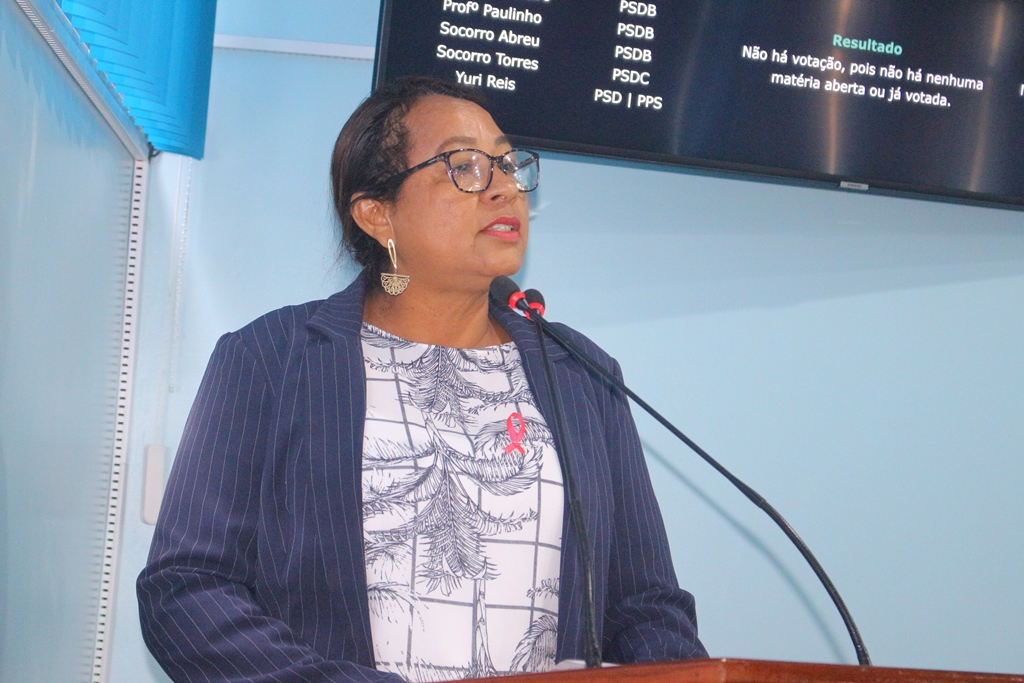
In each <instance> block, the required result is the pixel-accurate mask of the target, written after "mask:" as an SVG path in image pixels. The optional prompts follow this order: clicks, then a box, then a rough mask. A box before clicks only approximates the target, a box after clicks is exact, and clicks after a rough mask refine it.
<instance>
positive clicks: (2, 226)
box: [0, 0, 133, 683]
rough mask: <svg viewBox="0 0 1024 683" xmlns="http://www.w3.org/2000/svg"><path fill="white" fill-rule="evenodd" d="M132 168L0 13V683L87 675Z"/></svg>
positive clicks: (80, 99)
mask: <svg viewBox="0 0 1024 683" xmlns="http://www.w3.org/2000/svg"><path fill="white" fill-rule="evenodd" d="M132 171H133V160H132V158H131V156H130V155H129V154H128V152H127V151H126V150H125V149H124V147H123V146H122V145H121V143H120V142H119V141H118V139H117V137H115V135H114V133H113V132H112V131H111V130H110V129H109V127H108V126H107V124H106V123H105V122H104V121H103V119H102V118H101V117H100V115H99V113H98V112H97V111H96V110H95V109H94V108H93V107H92V106H91V105H90V104H89V101H88V100H87V99H86V98H85V95H84V94H83V93H82V92H81V90H80V89H79V87H78V86H77V85H76V84H75V83H74V81H72V80H71V78H70V76H68V74H67V72H66V71H65V70H64V68H63V67H62V66H61V65H60V63H59V62H58V61H57V59H56V58H55V57H54V56H53V52H52V51H51V50H50V48H49V47H47V45H46V43H44V42H43V39H42V38H41V37H40V35H39V33H38V32H37V31H36V30H35V29H34V28H33V27H32V25H31V24H30V23H29V21H28V19H27V18H26V16H25V14H24V13H23V12H22V11H21V10H20V9H18V7H17V6H16V5H15V4H14V3H13V2H7V1H6V0H5V1H2V2H0V681H12V682H13V681H17V682H18V683H53V682H54V681H86V680H89V678H90V675H91V668H92V659H93V644H94V636H95V629H96V615H97V612H96V610H97V607H98V595H99V588H100V579H101V575H102V574H101V572H102V571H103V565H102V552H103V538H104V531H105V528H106V503H107V490H108V483H109V478H110V462H111V456H112V452H113V434H114V420H115V417H114V415H115V406H116V398H117V395H116V392H117V380H118V376H119V363H120V354H119V352H120V338H121V334H120V333H121V303H122V299H123V291H124V280H125V259H126V247H127V233H128V218H129V202H130V198H131V179H132Z"/></svg>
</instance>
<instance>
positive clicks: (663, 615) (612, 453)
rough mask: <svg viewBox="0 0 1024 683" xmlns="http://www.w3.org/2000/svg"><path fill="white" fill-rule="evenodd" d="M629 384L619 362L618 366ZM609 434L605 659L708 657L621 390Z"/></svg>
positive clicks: (612, 403) (609, 400) (608, 412)
mask: <svg viewBox="0 0 1024 683" xmlns="http://www.w3.org/2000/svg"><path fill="white" fill-rule="evenodd" d="M611 362H612V363H613V366H614V372H615V376H616V377H618V378H619V379H622V371H621V369H620V368H619V364H618V362H616V361H614V360H612V361H611ZM604 398H605V400H606V404H605V431H606V443H607V447H608V454H609V456H608V459H609V463H610V466H611V477H612V486H613V495H614V497H615V500H614V502H615V514H614V533H613V537H612V546H611V555H610V559H609V567H608V587H607V591H608V593H607V595H608V602H607V606H606V609H605V614H604V643H603V650H604V657H605V659H606V660H607V661H612V662H621V663H626V662H652V661H666V660H675V659H690V658H696V657H707V656H708V655H707V651H706V650H705V649H704V646H703V645H702V644H701V642H700V640H699V639H698V637H697V616H696V611H695V609H694V599H693V596H692V595H691V594H690V593H688V592H686V591H684V590H682V589H680V588H679V584H678V582H677V580H676V574H675V569H674V568H673V565H672V557H671V553H670V550H669V545H668V538H667V536H666V534H665V526H664V523H663V521H662V517H661V511H660V510H659V508H658V503H657V500H655V497H654V490H653V487H652V485H651V478H650V475H649V473H648V471H647V465H646V462H645V460H644V455H643V449H642V448H641V445H640V438H639V435H638V434H637V430H636V425H635V423H634V422H633V417H632V415H631V413H630V410H629V405H628V403H627V402H626V397H625V396H623V395H622V394H621V393H619V392H618V391H617V390H613V389H611V388H605V390H604Z"/></svg>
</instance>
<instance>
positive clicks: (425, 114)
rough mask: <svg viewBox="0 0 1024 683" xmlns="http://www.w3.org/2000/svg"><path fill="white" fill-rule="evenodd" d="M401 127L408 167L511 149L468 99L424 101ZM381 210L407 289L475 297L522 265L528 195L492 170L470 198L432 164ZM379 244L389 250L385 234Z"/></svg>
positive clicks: (438, 164)
mask: <svg viewBox="0 0 1024 683" xmlns="http://www.w3.org/2000/svg"><path fill="white" fill-rule="evenodd" d="M404 122H405V125H406V127H407V128H408V130H409V148H408V150H407V154H406V156H407V159H408V162H409V167H412V166H415V165H416V164H419V163H420V162H423V161H426V160H427V159H430V158H431V157H434V156H436V155H437V154H440V153H441V152H446V151H450V150H454V149H461V148H473V149H479V150H481V151H484V152H486V153H488V154H490V155H492V156H497V155H500V154H502V153H504V152H507V151H509V150H510V149H511V146H510V145H509V142H508V140H507V139H506V138H505V136H504V134H502V132H501V130H499V129H498V126H497V125H496V124H495V123H494V120H493V119H492V118H491V116H490V114H488V113H487V112H486V111H484V110H483V109H481V108H480V107H479V106H477V105H476V104H473V103H472V102H467V101H465V100H458V99H454V98H451V97H444V96H441V95H428V96H426V97H424V98H422V99H421V100H419V102H417V103H416V104H415V105H414V106H413V108H412V109H410V110H409V113H408V114H406V116H405V119H404ZM386 210H387V214H388V220H389V221H390V228H391V230H392V238H393V239H394V240H395V248H396V251H397V255H398V272H399V273H401V274H403V275H409V276H410V282H409V287H410V289H411V288H412V287H413V286H416V287H417V288H426V287H429V288H431V289H432V290H433V291H435V292H439V293H446V292H470V293H479V292H480V291H486V290H487V289H488V288H489V287H490V284H491V280H493V279H494V278H495V277H497V276H499V275H511V274H513V273H515V272H516V271H517V270H519V267H520V266H521V265H522V262H523V254H524V252H525V250H526V238H527V233H528V231H529V205H528V202H527V198H526V194H525V193H523V192H520V191H519V189H518V188H517V187H516V185H515V183H514V182H513V181H512V179H511V178H509V177H508V176H506V175H505V174H504V173H502V172H501V171H500V170H499V169H497V168H494V169H493V175H492V179H491V184H490V187H488V188H487V189H486V190H484V191H483V192H480V193H476V194H469V193H466V192H462V191H460V190H459V189H458V188H456V187H455V185H454V184H453V183H452V181H451V179H450V178H449V177H448V172H447V169H446V168H445V164H444V162H443V161H438V162H436V163H433V164H430V165H429V166H427V167H425V168H423V169H420V170H418V171H416V172H415V173H413V174H411V175H410V176H409V177H408V178H406V180H405V182H404V183H403V185H402V189H401V191H400V193H399V195H398V198H397V199H396V200H395V202H394V204H392V205H390V206H388V207H386ZM381 241H382V243H383V244H385V245H386V244H387V235H384V237H383V239H382V240H381ZM423 291H426V290H423Z"/></svg>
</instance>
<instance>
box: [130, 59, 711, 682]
mask: <svg viewBox="0 0 1024 683" xmlns="http://www.w3.org/2000/svg"><path fill="white" fill-rule="evenodd" d="M538 173H539V171H538V161H537V158H536V155H534V154H533V153H531V152H526V151H522V150H513V149H512V148H511V146H510V144H509V142H508V140H507V139H506V138H505V136H504V135H503V134H502V133H501V131H500V130H499V129H498V127H497V126H496V125H495V123H494V121H493V120H492V119H491V117H490V115H489V114H488V113H487V112H486V110H484V109H483V108H482V106H481V103H480V98H479V95H477V94H476V92H475V91H473V90H471V89H466V88H462V87H460V86H455V85H452V84H448V83H445V82H441V81H437V80H434V79H408V80H405V81H401V82H399V83H398V84H395V85H392V86H387V87H384V88H381V89H379V90H378V91H377V92H375V93H374V94H373V95H372V96H371V97H370V98H368V99H367V100H366V101H365V102H364V103H363V104H362V105H360V107H359V108H358V109H357V110H356V112H355V113H354V114H353V115H352V117H351V118H350V119H349V121H348V123H346V125H345V127H344V128H343V130H342V132H341V134H340V135H339V137H338V141H337V143H336V145H335V150H334V156H333V159H332V164H331V174H332V181H333V188H334V193H335V208H336V210H337V212H338V216H339V219H340V222H341V225H342V239H343V243H344V244H345V246H346V247H347V248H348V250H349V251H350V252H351V253H352V254H353V255H354V256H355V258H356V259H357V260H358V261H359V262H360V263H361V264H362V265H363V266H364V268H365V269H364V272H363V274H362V275H361V276H360V277H359V278H357V280H356V281H355V282H354V283H353V284H352V285H350V286H349V287H348V288H347V289H346V290H345V291H343V292H340V293H339V294H336V295H334V296H332V297H331V298H329V299H327V300H325V301H317V302H310V303H307V304H304V305H301V306H294V307H288V308H284V309H281V310H278V311H275V312H273V313H270V314H268V315H266V316H264V317H262V318H260V319H258V320H256V321H255V322H253V323H251V324H250V325H248V326H246V327H245V328H243V329H241V330H239V331H238V332H235V333H231V334H228V335H225V336H224V337H222V338H221V340H220V341H219V342H218V344H217V348H216V350H215V351H214V354H213V357H212V359H211V361H210V365H209V367H208V369H207V373H206V376H205V377H204V379H203V383H202V386H201V387H200V390H199V394H198V396H197V398H196V402H195V405H194V406H193V410H192V413H191V415H190V417H189V420H188V424H187V425H186V430H185V434H184V436H183V439H182V442H181V446H180V449H179V452H178V456H177V458H176V460H175V464H174V469H173V472H172V474H171V478H170V481H169V483H168V489H167V493H166V496H165V499H164V503H163V507H162V508H161V514H160V520H159V522H158V524H157V529H156V533H155V535H154V539H153V546H152V550H151V554H150V560H149V565H148V566H147V567H146V569H145V570H144V571H143V572H142V574H141V575H140V577H139V582H138V594H139V604H140V611H141V616H142V625H143V631H144V634H145V637H146V642H147V644H148V645H149V647H150V650H151V651H152V652H153V654H154V655H155V656H156V658H157V659H158V660H159V661H160V663H161V665H162V666H163V667H164V668H165V670H166V671H167V672H168V674H170V675H171V677H172V678H174V679H175V680H181V681H191V680H203V681H209V680H247V681H293V680H294V681H352V680H362V681H367V680H370V681H376V680H396V681H397V680H402V679H406V680H446V679H453V678H463V677H467V676H468V677H477V676H486V675H495V674H501V673H508V672H512V671H541V670H546V669H548V668H550V667H551V666H552V665H553V663H554V662H555V661H556V660H558V661H560V660H563V659H573V658H576V659H578V658H581V657H582V656H583V649H584V646H583V643H584V640H585V638H586V635H585V633H584V628H583V623H582V622H583V619H582V603H581V595H582V592H581V585H580V584H581V581H580V568H579V562H578V560H577V543H578V539H577V537H576V535H575V533H574V532H573V530H572V529H571V528H570V527H569V525H567V524H566V520H567V518H568V515H564V514H563V510H564V509H565V506H564V496H563V495H562V480H561V473H560V470H559V465H558V460H557V453H558V452H565V453H569V454H570V457H572V458H574V459H575V460H576V462H574V466H575V472H576V473H577V474H576V476H577V479H578V485H579V487H580V494H579V495H580V498H581V500H582V502H583V507H584V516H585V518H586V523H587V529H588V536H589V539H590V545H591V548H592V549H593V553H594V556H595V560H596V562H595V565H596V567H595V570H594V573H595V585H596V586H598V590H597V591H596V593H597V595H596V603H597V614H598V624H597V626H598V630H599V632H600V633H599V637H600V642H601V647H602V648H603V653H602V654H603V657H604V659H605V660H606V661H612V662H638V661H654V660H664V659H677V658H685V657H697V656H705V652H704V649H703V646H702V645H701V644H700V642H699V640H698V639H697V633H696V622H695V617H694V612H693V600H692V597H691V596H690V595H689V594H688V593H686V592H684V591H682V590H680V589H679V588H678V586H677V584H676V580H675V576H674V572H673V569H672V564H671V559H670V557H669V553H668V546H667V542H666V539H665V534H664V529H663V526H662V522H661V517H660V514H659V512H658V509H657V505H656V503H655V501H654V498H653V493H652V490H651V485H650V481H649V478H648V475H647V471H646V468H645V465H644V462H643V457H642V453H641V451H640V446H639V440H638V437H637V434H636V430H635V427H634V426H633V423H632V419H631V417H630V415H629V411H628V407H627V406H626V404H625V402H624V400H623V398H622V397H621V396H620V395H619V394H617V393H613V392H611V391H609V390H608V389H607V387H605V386H604V385H603V384H602V383H600V382H599V381H596V380H594V379H592V378H591V377H590V376H589V375H588V374H587V372H586V371H585V370H584V369H583V368H582V367H581V366H579V365H578V364H576V363H575V362H574V361H572V360H571V359H570V358H568V357H567V356H566V354H565V353H564V352H562V351H561V350H560V349H559V348H558V347H556V346H553V345H549V350H550V353H551V355H552V357H553V359H554V361H555V363H554V364H555V366H556V368H555V377H556V382H557V384H558V390H559V393H560V395H561V396H562V400H563V402H564V405H565V411H566V418H567V419H566V424H567V426H568V432H569V433H568V435H567V437H568V439H569V440H570V441H571V443H570V444H569V446H570V448H568V449H566V448H565V447H564V446H565V445H564V444H560V443H558V439H557V438H555V437H554V436H553V435H552V433H551V432H550V431H549V430H548V428H547V420H546V416H549V415H551V414H552V413H551V410H552V409H551V401H552V395H551V389H550V387H549V386H548V385H547V383H546V381H545V380H544V373H543V368H542V367H541V366H540V362H541V361H540V350H539V346H538V341H537V337H536V334H535V332H534V329H533V326H532V324H530V323H529V322H527V321H525V320H524V319H523V318H521V317H520V316H519V315H518V314H516V313H513V312H511V311H510V310H509V309H507V308H506V307H500V306H496V305H494V304H489V302H488V288H489V286H490V284H491V281H492V280H493V279H494V278H495V277H497V276H499V275H510V274H512V273H514V272H516V271H517V270H518V269H519V267H520V265H521V264H522V259H523V254H524V250H525V248H526V241H527V236H528V229H529V213H528V206H527V199H526V193H527V192H529V191H531V190H533V189H535V188H536V184H537V179H538ZM566 332H567V333H569V334H572V335H573V336H574V338H575V339H576V340H577V341H578V342H579V343H580V344H582V345H584V346H585V347H586V348H587V349H588V350H590V352H591V353H592V354H594V355H596V356H597V357H598V358H601V359H602V360H603V362H604V363H605V364H606V365H607V366H608V367H609V368H612V369H614V370H615V371H616V372H618V366H617V364H616V363H615V361H614V360H612V359H610V358H609V357H608V356H607V355H606V354H604V353H603V352H601V351H600V350H599V349H598V348H597V347H596V346H594V345H593V344H592V343H591V342H589V340H586V339H585V338H584V337H582V336H580V335H578V334H576V333H574V332H572V331H571V330H566Z"/></svg>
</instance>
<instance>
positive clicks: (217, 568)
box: [137, 333, 401, 683]
mask: <svg viewBox="0 0 1024 683" xmlns="http://www.w3.org/2000/svg"><path fill="white" fill-rule="evenodd" d="M274 400H275V397H274V387H273V384H272V383H271V382H270V381H269V380H268V374H267V370H266V367H265V366H264V365H263V364H262V363H261V362H260V359H259V356H258V354H257V353H254V352H253V351H252V350H250V349H248V348H247V347H246V346H245V344H244V343H243V341H242V339H241V338H240V337H239V336H238V335H237V333H236V334H229V335H225V336H224V337H222V338H221V339H220V341H219V342H218V343H217V347H216V349H215V351H214V353H213V357H212V358H211V360H210V363H209V366H208V367H207V370H206V374H205V376H204V378H203V381H202V383H201V385H200V389H199V393H198V395H197V398H196V400H195V403H194V404H193V407H192V411H191V413H190V415H189V418H188V421H187V423H186V427H185V432H184V435H183V437H182V441H181V446H180V447H179V450H178V454H177V457H176V459H175V462H174V466H173V469H172V472H171V476H170V480H169V482H168V485H167V490H166V494H165V497H164V501H163V505H162V507H161V510H160V517H159V520H158V522H157V526H156V530H155V533H154V537H153V544H152V547H151V550H150V556H149V562H148V565H147V566H146V568H145V569H144V570H143V571H142V573H141V575H140V576H139V579H138V582H137V593H138V599H139V612H140V618H141V622H142V631H143V635H144V638H145V641H146V644H147V646H148V647H149V649H150V651H151V652H152V654H153V655H154V657H156V659H157V661H158V662H159V663H160V665H161V666H162V667H163V668H164V670H165V671H166V672H167V674H168V675H169V676H170V677H171V678H172V679H173V680H175V681H251V682H253V683H264V682H269V681H308V682H310V683H320V682H325V681H334V682H342V681H344V682H356V681H360V682H368V683H376V682H378V681H379V682H383V681H389V682H391V681H400V680H401V679H399V678H397V677H395V676H393V675H391V674H386V673H381V672H378V671H376V670H374V669H371V668H368V667H365V666H360V665H357V664H355V663H352V662H347V661H331V660H328V659H325V658H324V657H323V656H321V655H320V654H319V653H317V652H316V651H315V650H314V649H313V648H312V647H310V646H309V645H308V644H306V643H304V642H302V641H301V640H300V639H299V638H297V637H296V635H295V634H294V633H293V632H292V631H291V630H290V628H289V626H288V624H286V623H285V622H284V621H282V620H280V619H275V618H272V617H271V616H269V615H268V614H267V613H266V611H265V610H264V609H262V608H261V606H260V604H259V602H258V600H257V599H256V595H255V589H254V586H255V580H256V574H257V563H258V561H259V558H258V557H257V551H256V549H257V534H258V533H259V531H258V527H259V519H260V487H261V482H260V478H261V473H262V471H263V459H264V458H265V457H266V454H267V453H268V448H269V442H270V441H271V440H272V435H271V425H272V422H273V406H274Z"/></svg>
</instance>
